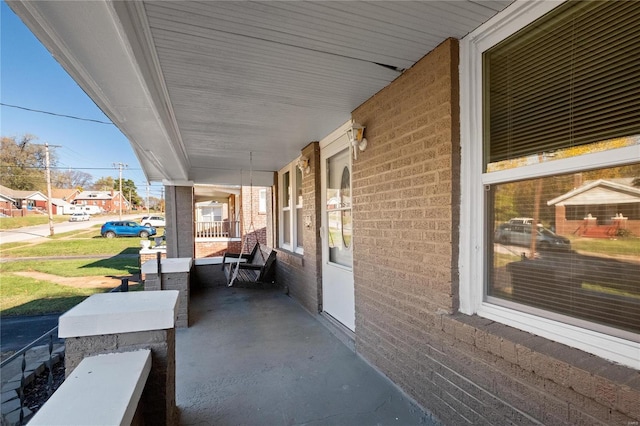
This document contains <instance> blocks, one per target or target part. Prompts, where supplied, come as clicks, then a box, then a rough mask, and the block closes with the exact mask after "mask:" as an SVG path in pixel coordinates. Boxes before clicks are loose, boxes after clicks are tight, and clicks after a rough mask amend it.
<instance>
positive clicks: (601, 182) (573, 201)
mask: <svg viewBox="0 0 640 426" xmlns="http://www.w3.org/2000/svg"><path fill="white" fill-rule="evenodd" d="M631 181H632V179H617V180H605V179H598V180H595V181H591V182H586V183H585V184H584V185H582V186H580V187H578V188H575V189H573V190H571V191H569V192H567V193H565V194H562V195H560V196H559V197H556V198H554V199H553V200H550V201H547V205H549V206H553V205H558V206H571V205H603V204H627V203H640V188H636V187H633V186H631Z"/></svg>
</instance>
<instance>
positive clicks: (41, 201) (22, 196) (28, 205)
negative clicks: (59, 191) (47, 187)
mask: <svg viewBox="0 0 640 426" xmlns="http://www.w3.org/2000/svg"><path fill="white" fill-rule="evenodd" d="M0 194H2V195H5V196H6V197H10V198H12V199H13V200H14V208H15V209H23V210H44V211H46V210H47V196H46V195H44V194H43V193H42V192H40V191H22V190H15V189H10V188H7V187H5V186H2V185H0Z"/></svg>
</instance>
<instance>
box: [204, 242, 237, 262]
mask: <svg viewBox="0 0 640 426" xmlns="http://www.w3.org/2000/svg"><path fill="white" fill-rule="evenodd" d="M226 251H230V252H234V253H238V251H240V241H198V240H196V258H197V259H199V258H202V257H216V256H222V255H224V253H225V252H226Z"/></svg>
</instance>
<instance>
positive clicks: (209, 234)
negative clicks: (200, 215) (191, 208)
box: [196, 220, 240, 238]
mask: <svg viewBox="0 0 640 426" xmlns="http://www.w3.org/2000/svg"><path fill="white" fill-rule="evenodd" d="M196 238H240V221H237V220H232V221H228V220H216V221H196Z"/></svg>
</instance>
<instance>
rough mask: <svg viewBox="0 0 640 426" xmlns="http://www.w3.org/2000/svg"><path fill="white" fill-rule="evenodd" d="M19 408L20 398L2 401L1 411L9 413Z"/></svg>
mask: <svg viewBox="0 0 640 426" xmlns="http://www.w3.org/2000/svg"><path fill="white" fill-rule="evenodd" d="M19 408H20V399H12V400H9V401H7V402H3V403H2V412H3V413H10V412H12V411H14V410H17V409H19Z"/></svg>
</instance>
